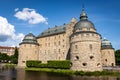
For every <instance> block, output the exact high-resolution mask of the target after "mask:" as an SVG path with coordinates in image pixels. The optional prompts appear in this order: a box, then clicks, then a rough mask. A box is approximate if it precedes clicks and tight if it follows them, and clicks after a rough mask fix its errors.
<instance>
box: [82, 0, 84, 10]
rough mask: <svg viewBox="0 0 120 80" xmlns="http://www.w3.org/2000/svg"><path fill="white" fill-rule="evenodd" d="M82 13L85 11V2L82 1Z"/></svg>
mask: <svg viewBox="0 0 120 80" xmlns="http://www.w3.org/2000/svg"><path fill="white" fill-rule="evenodd" d="M82 11H84V0H82Z"/></svg>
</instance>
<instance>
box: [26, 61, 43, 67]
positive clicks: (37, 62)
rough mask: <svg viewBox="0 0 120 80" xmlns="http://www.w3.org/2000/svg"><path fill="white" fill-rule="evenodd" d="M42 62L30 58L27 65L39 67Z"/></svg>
mask: <svg viewBox="0 0 120 80" xmlns="http://www.w3.org/2000/svg"><path fill="white" fill-rule="evenodd" d="M40 63H41V61H37V60H28V61H26V66H27V67H39V64H40Z"/></svg>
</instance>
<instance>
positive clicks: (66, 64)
mask: <svg viewBox="0 0 120 80" xmlns="http://www.w3.org/2000/svg"><path fill="white" fill-rule="evenodd" d="M48 67H49V68H55V69H70V61H69V60H56V61H54V60H53V61H52V60H51V61H48Z"/></svg>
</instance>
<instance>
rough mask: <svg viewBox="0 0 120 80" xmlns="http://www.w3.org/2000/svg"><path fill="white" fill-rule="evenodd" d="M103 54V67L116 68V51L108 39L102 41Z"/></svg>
mask: <svg viewBox="0 0 120 80" xmlns="http://www.w3.org/2000/svg"><path fill="white" fill-rule="evenodd" d="M101 54H102V65H103V66H105V67H108V66H115V51H114V48H113V47H112V44H111V42H110V41H109V40H107V39H103V40H102V46H101Z"/></svg>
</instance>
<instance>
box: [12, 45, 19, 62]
mask: <svg viewBox="0 0 120 80" xmlns="http://www.w3.org/2000/svg"><path fill="white" fill-rule="evenodd" d="M10 61H11V63H14V64H17V63H18V48H17V47H15V52H14V55H12V56H10Z"/></svg>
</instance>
